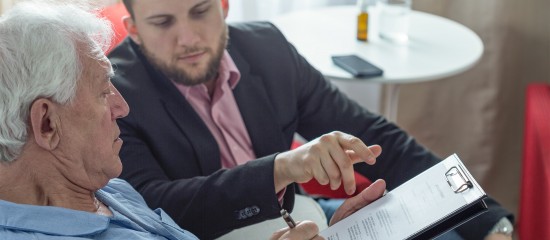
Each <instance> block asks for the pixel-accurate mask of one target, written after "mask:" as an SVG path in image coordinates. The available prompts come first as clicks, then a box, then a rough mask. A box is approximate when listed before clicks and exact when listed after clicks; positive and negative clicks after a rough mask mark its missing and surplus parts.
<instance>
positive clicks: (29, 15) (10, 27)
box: [0, 0, 112, 163]
mask: <svg viewBox="0 0 550 240" xmlns="http://www.w3.org/2000/svg"><path fill="white" fill-rule="evenodd" d="M93 7H94V6H93V5H92V4H91V3H90V2H87V1H82V0H80V1H67V0H65V1H51V0H35V1H24V2H19V3H18V4H16V5H15V6H14V7H13V8H12V9H10V10H9V11H8V12H6V13H5V14H4V15H3V16H1V17H0V163H2V162H11V161H13V160H14V159H16V158H17V157H18V156H19V154H20V153H21V150H22V148H23V146H24V144H25V143H26V142H27V138H28V131H29V130H30V128H29V110H30V106H31V104H32V102H33V101H34V100H36V99H37V98H49V99H51V100H52V101H55V102H57V103H59V104H69V103H70V102H71V101H72V99H73V98H74V96H75V94H76V87H77V82H78V80H79V79H80V78H81V75H82V73H83V69H82V68H83V66H82V60H83V59H84V58H85V57H89V58H91V59H97V60H99V59H103V58H105V55H104V51H105V50H106V48H107V47H108V46H109V44H110V42H111V37H112V30H111V25H110V23H109V22H108V21H107V20H104V19H101V18H99V17H97V9H95V10H94V8H93Z"/></svg>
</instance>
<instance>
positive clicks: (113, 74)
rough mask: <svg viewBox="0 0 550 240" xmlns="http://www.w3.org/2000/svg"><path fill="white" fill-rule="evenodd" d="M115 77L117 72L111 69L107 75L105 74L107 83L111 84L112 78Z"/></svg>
mask: <svg viewBox="0 0 550 240" xmlns="http://www.w3.org/2000/svg"><path fill="white" fill-rule="evenodd" d="M114 76H115V71H113V69H112V68H111V69H110V70H109V71H108V72H107V73H106V74H105V81H106V82H109V81H111V78H113V77H114Z"/></svg>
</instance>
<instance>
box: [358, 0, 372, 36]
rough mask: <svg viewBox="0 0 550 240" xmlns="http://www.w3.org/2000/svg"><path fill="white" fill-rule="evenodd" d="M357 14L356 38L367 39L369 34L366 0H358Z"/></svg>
mask: <svg viewBox="0 0 550 240" xmlns="http://www.w3.org/2000/svg"><path fill="white" fill-rule="evenodd" d="M358 6H359V15H357V40H360V41H367V39H368V35H369V13H368V12H367V8H368V3H367V0H359V3H358Z"/></svg>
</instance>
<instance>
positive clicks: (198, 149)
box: [136, 51, 221, 175]
mask: <svg viewBox="0 0 550 240" xmlns="http://www.w3.org/2000/svg"><path fill="white" fill-rule="evenodd" d="M136 52H138V55H140V56H139V57H140V58H145V57H144V56H143V55H142V54H141V53H140V52H139V51H136ZM141 62H143V63H144V65H145V67H146V68H147V71H148V72H149V74H150V75H152V76H154V77H153V78H151V79H150V80H151V81H155V84H152V85H153V86H154V87H155V88H157V93H158V95H159V100H160V101H161V104H162V105H163V106H164V108H165V110H166V112H167V113H168V116H170V118H172V120H173V121H174V123H175V125H176V126H177V127H178V129H179V130H180V131H181V132H182V133H183V136H182V137H185V138H186V139H187V141H189V143H190V144H191V145H192V146H193V150H194V152H193V153H187V154H189V155H187V156H181V158H182V161H190V160H191V159H194V160H195V161H197V164H198V166H200V168H201V173H202V174H203V175H209V174H211V173H213V172H215V171H217V170H219V169H220V168H221V160H220V151H219V148H218V144H217V143H216V139H215V138H214V136H212V134H211V133H210V130H209V129H208V127H207V126H206V125H205V124H204V122H203V121H202V119H201V118H200V116H199V115H198V114H197V113H196V112H195V110H194V109H193V107H192V106H191V105H190V104H189V102H187V100H186V99H185V97H184V96H183V95H182V94H181V93H180V92H179V91H178V89H177V88H176V87H175V86H174V84H173V83H172V82H171V81H170V80H169V79H168V78H166V76H164V74H162V73H160V72H159V71H157V70H156V69H155V68H153V67H152V66H151V65H149V64H148V63H147V61H141ZM191 154H192V155H191ZM195 157H196V158H195Z"/></svg>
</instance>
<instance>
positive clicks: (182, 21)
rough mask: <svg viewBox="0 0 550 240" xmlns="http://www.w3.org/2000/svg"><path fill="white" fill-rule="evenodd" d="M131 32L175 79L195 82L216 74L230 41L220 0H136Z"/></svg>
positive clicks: (170, 76)
mask: <svg viewBox="0 0 550 240" xmlns="http://www.w3.org/2000/svg"><path fill="white" fill-rule="evenodd" d="M133 10H134V18H135V21H132V20H131V19H129V20H126V21H129V22H130V24H129V26H130V27H129V28H128V32H129V34H130V36H131V37H132V39H133V40H134V41H135V42H136V43H137V44H139V45H140V47H141V49H142V50H143V52H144V54H145V55H146V56H147V58H148V59H149V61H150V62H151V63H152V64H153V65H155V66H156V67H157V68H158V69H160V70H161V71H163V72H164V74H166V75H167V76H168V77H169V78H171V79H172V80H174V81H176V82H179V83H182V84H184V85H196V84H200V83H204V82H206V81H209V80H212V79H214V78H215V77H216V75H217V72H218V67H219V63H220V59H221V57H222V54H223V51H224V49H225V46H226V45H227V26H226V24H225V20H224V14H223V11H222V8H221V5H220V0H159V1H135V3H134V5H133Z"/></svg>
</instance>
